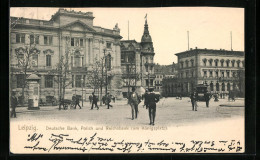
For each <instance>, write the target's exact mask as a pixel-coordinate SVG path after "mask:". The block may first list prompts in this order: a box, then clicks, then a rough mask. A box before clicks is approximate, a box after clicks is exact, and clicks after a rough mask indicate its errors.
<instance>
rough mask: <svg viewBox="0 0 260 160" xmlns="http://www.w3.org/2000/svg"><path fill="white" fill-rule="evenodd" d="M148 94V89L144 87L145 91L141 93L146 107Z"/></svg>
mask: <svg viewBox="0 0 260 160" xmlns="http://www.w3.org/2000/svg"><path fill="white" fill-rule="evenodd" d="M148 94H149V91H148V89H146V90H145V93H144V95H143V99H144V106H145V107H146V109H147V108H148V103H147V102H148V98H147V96H148Z"/></svg>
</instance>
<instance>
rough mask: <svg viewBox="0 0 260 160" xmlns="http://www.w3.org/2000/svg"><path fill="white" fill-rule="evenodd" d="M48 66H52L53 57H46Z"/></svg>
mask: <svg viewBox="0 0 260 160" xmlns="http://www.w3.org/2000/svg"><path fill="white" fill-rule="evenodd" d="M46 66H47V67H50V66H51V55H46Z"/></svg>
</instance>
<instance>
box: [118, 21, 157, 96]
mask: <svg viewBox="0 0 260 160" xmlns="http://www.w3.org/2000/svg"><path fill="white" fill-rule="evenodd" d="M120 47H121V66H122V79H123V94H124V96H126V95H127V93H128V91H129V88H131V87H132V86H137V87H144V88H148V87H154V79H155V74H154V65H155V64H154V55H155V53H154V48H153V42H152V38H151V35H150V33H149V29H148V23H147V20H145V25H144V33H143V35H142V38H141V42H137V41H135V40H122V41H121V46H120ZM130 91H131V90H130Z"/></svg>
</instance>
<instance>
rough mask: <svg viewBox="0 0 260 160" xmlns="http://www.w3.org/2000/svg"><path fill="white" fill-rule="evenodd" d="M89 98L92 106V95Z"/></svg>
mask: <svg viewBox="0 0 260 160" xmlns="http://www.w3.org/2000/svg"><path fill="white" fill-rule="evenodd" d="M88 98H89V103H90V104H91V103H92V99H93V97H92V95H90V96H89V97H88Z"/></svg>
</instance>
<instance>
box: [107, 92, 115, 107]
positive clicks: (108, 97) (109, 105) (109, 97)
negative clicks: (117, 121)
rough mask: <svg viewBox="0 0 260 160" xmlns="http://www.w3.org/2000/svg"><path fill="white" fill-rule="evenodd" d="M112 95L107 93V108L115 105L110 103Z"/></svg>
mask: <svg viewBox="0 0 260 160" xmlns="http://www.w3.org/2000/svg"><path fill="white" fill-rule="evenodd" d="M111 98H112V97H111V95H110V94H109V93H107V95H106V101H107V109H109V107H113V106H112V105H111V104H110V103H111Z"/></svg>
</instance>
